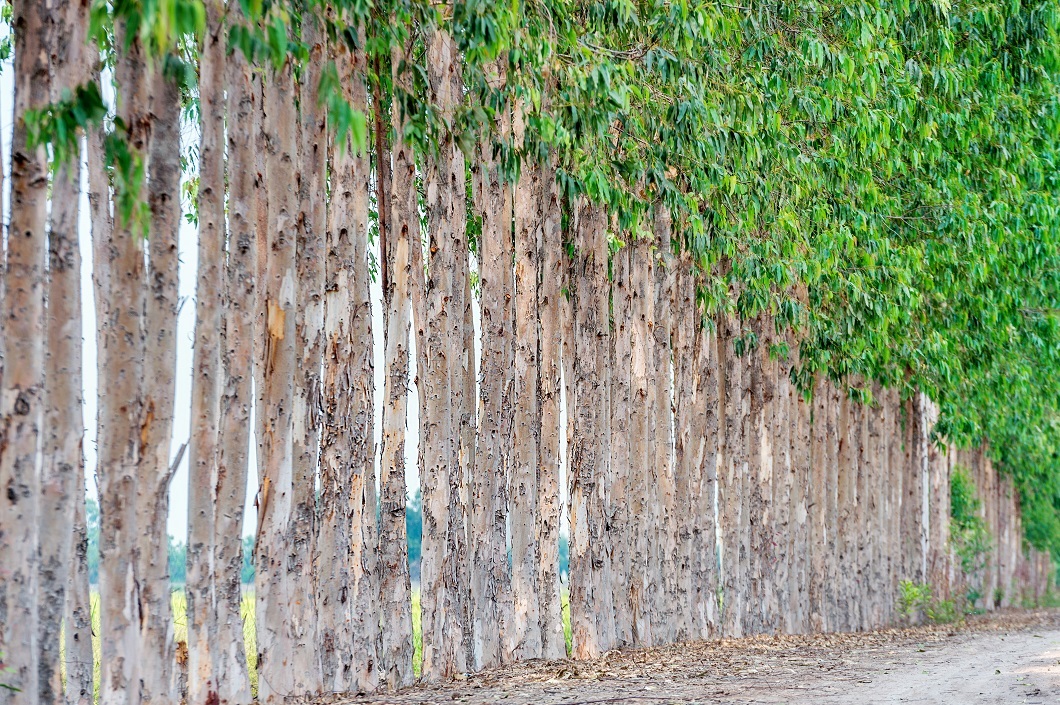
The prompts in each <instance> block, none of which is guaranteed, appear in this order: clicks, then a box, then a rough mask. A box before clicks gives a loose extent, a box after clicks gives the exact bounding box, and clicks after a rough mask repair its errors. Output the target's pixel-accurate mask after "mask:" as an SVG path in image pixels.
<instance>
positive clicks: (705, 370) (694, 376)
mask: <svg viewBox="0 0 1060 705" xmlns="http://www.w3.org/2000/svg"><path fill="white" fill-rule="evenodd" d="M693 325H694V331H695V341H694V342H693V348H692V370H691V380H690V381H691V383H692V384H694V385H695V394H696V404H695V407H694V408H693V411H692V413H693V421H692V424H693V425H692V432H693V437H692V439H691V448H690V452H691V453H692V460H691V469H690V471H691V472H693V473H696V476H695V477H694V478H693V480H692V492H693V493H694V497H695V503H696V504H695V525H694V528H693V531H692V546H693V554H692V555H693V575H692V633H691V638H693V639H710V638H713V637H715V636H716V635H717V633H718V575H719V573H718V541H717V522H718V516H717V514H716V513H715V511H714V510H715V498H716V496H717V488H718V461H719V459H720V457H721V456H720V453H719V446H720V442H721V436H720V433H719V430H720V426H719V422H720V418H719V407H718V393H719V385H718V382H719V359H718V335H717V329H716V328H715V327H714V325H713V324H712V323H708V322H707V321H705V320H704V319H703V318H702V316H701V314H700V312H699V310H698V308H697V310H696V314H695V318H694V319H693ZM699 434H702V435H699Z"/></svg>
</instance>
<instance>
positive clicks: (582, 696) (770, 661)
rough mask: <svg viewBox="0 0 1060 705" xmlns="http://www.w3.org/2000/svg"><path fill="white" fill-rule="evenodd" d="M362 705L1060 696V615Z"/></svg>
mask: <svg viewBox="0 0 1060 705" xmlns="http://www.w3.org/2000/svg"><path fill="white" fill-rule="evenodd" d="M352 702H357V703H362V702H363V703H395V704H398V703H400V704H402V705H404V704H409V703H436V704H439V705H440V704H442V703H445V704H447V705H448V704H449V703H465V704H467V705H485V704H486V703H491V704H492V703H503V704H505V705H596V704H599V705H612V704H614V703H630V704H632V705H665V704H666V703H702V704H703V705H706V704H707V703H710V704H711V705H714V704H720V703H724V704H730V703H732V704H735V703H741V704H744V703H771V704H772V703H790V704H792V705H810V704H811V703H812V704H813V705H840V704H844V705H846V704H848V703H849V704H860V703H872V704H876V703H921V704H925V703H930V704H935V703H939V704H942V703H946V704H947V705H948V704H950V703H952V704H954V705H985V704H991V705H993V704H994V703H1005V704H1006V705H1008V704H1009V703H1027V704H1028V705H1030V704H1034V703H1041V704H1043V705H1044V704H1050V705H1053V704H1057V703H1060V612H1057V611H1035V612H1010V613H1006V614H1001V615H992V616H989V617H979V618H974V619H973V620H970V621H969V622H968V623H966V624H965V625H962V626H960V627H924V628H915V629H895V630H884V631H878V632H870V633H864V634H825V635H818V636H783V637H755V638H750V639H728V640H722V641H714V642H706V643H696V644H681V645H676V646H672V647H666V648H661V649H641V650H636V651H621V652H613V653H610V654H607V655H605V656H604V657H603V658H601V659H598V660H596V661H590V662H573V661H563V662H552V663H544V662H536V663H530V664H523V665H520V666H517V667H513V668H508V669H501V670H497V671H492V672H489V673H483V674H479V675H475V676H471V677H470V678H469V679H467V680H465V681H458V682H455V683H451V684H447V685H445V686H439V687H430V688H427V687H421V688H415V689H412V690H409V691H406V692H404V693H401V694H398V695H395V696H389V697H379V696H377V697H375V698H357V699H356V700H354V701H352Z"/></svg>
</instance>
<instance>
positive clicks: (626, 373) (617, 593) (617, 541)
mask: <svg viewBox="0 0 1060 705" xmlns="http://www.w3.org/2000/svg"><path fill="white" fill-rule="evenodd" d="M632 255H633V247H632V244H631V245H629V246H626V247H624V248H622V249H621V250H619V251H618V252H616V253H615V254H614V259H613V262H614V265H613V266H614V282H613V284H612V300H613V301H614V335H613V336H612V353H611V354H612V362H611V395H612V396H611V402H612V407H611V506H610V514H609V516H608V521H607V526H608V534H609V544H610V546H611V549H612V555H611V576H612V581H611V586H612V589H611V599H612V600H613V601H614V605H615V643H616V646H632V645H633V614H632V610H631V609H630V587H631V584H630V575H631V573H630V567H631V562H630V560H631V557H632V551H631V550H630V549H631V546H630V542H631V538H632V536H633V533H632V532H631V530H630V529H631V521H632V519H633V517H632V514H631V513H630V480H631V475H632V473H631V463H630V460H631V448H630V420H631V414H632V412H631V408H630V407H631V401H632V379H633V375H632V372H633V367H632V359H633V290H632V287H631V282H630V276H631V273H632V261H631V258H632Z"/></svg>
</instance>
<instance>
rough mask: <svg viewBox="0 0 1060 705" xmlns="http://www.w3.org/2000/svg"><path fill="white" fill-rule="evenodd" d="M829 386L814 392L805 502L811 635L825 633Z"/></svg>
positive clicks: (817, 386)
mask: <svg viewBox="0 0 1060 705" xmlns="http://www.w3.org/2000/svg"><path fill="white" fill-rule="evenodd" d="M825 390H826V384H825V382H824V381H823V380H821V379H818V380H817V383H816V384H815V386H814V390H813V416H812V422H811V423H812V426H811V432H812V436H811V439H812V440H811V443H812V445H811V446H810V478H809V496H808V501H807V502H806V507H807V510H808V511H809V512H810V520H809V526H810V565H809V618H810V625H809V626H810V631H811V632H823V631H824V630H825V615H824V589H825V557H824V553H825V550H826V545H827V544H826V537H825V509H826V507H825V504H826V501H825V492H826V489H825V478H826V473H825V463H826V462H827V460H826V457H827V456H826V453H825V439H826V433H825V428H826V425H827V421H826V418H825V415H826V409H827V400H826V399H825V395H826V391H825Z"/></svg>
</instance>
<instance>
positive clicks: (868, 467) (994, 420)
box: [0, 0, 1060, 705]
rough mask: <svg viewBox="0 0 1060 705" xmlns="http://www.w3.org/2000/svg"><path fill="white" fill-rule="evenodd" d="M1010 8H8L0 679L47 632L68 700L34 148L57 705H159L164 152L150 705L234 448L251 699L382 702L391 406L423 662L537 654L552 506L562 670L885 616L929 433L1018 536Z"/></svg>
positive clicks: (1037, 227)
mask: <svg viewBox="0 0 1060 705" xmlns="http://www.w3.org/2000/svg"><path fill="white" fill-rule="evenodd" d="M1058 17H1060V13H1058V12H1057V9H1056V7H1055V3H1050V2H1034V3H1027V4H1020V5H1018V6H1012V5H1011V4H1010V3H995V4H989V5H987V6H979V5H977V6H975V7H965V6H957V7H954V6H952V5H950V4H942V3H897V4H894V5H889V4H885V5H876V4H872V3H864V4H854V5H850V4H849V3H847V4H829V3H820V4H811V5H805V6H804V5H799V6H792V5H790V4H787V3H782V4H777V5H773V4H769V3H765V4H762V5H760V6H758V5H756V6H755V7H750V8H748V7H742V6H741V7H737V6H730V5H727V4H719V3H713V2H701V3H684V2H682V3H670V2H652V1H648V2H642V3H630V2H625V1H622V0H614V1H610V0H607V1H600V2H566V1H564V0H549V1H547V2H542V3H525V4H524V3H513V4H504V5H500V6H497V5H495V4H493V3H489V2H484V1H481V0H469V1H467V2H454V3H441V4H428V3H422V2H419V1H418V0H395V1H394V2H371V3H363V2H345V1H344V0H334V1H332V2H323V1H317V0H300V1H296V2H279V1H274V2H251V1H249V0H248V1H243V0H240V1H238V2H237V1H235V0H231V1H230V2H227V3H225V2H221V0H206V1H205V2H204V1H202V0H173V1H171V2H155V1H154V0H128V1H123V2H114V3H110V4H98V5H93V6H92V7H91V8H90V7H89V5H88V3H86V2H83V1H75V0H49V1H48V2H36V3H34V2H28V0H20V1H19V2H15V3H13V14H12V29H13V33H14V76H15V113H14V114H15V126H14V139H13V141H12V154H11V194H12V199H11V218H10V224H9V229H8V231H7V234H6V238H5V243H6V246H5V249H4V253H5V254H4V258H5V263H4V268H3V271H4V279H3V284H2V286H3V303H2V312H3V318H2V322H3V336H2V338H0V340H2V341H3V343H2V351H3V371H2V375H3V376H2V380H0V404H2V407H0V484H3V486H4V487H5V488H6V489H5V493H4V496H3V498H2V499H0V570H2V571H3V574H2V576H0V577H2V580H0V609H2V610H3V611H2V613H0V618H2V619H0V622H2V623H3V625H4V626H3V629H0V635H2V636H0V650H2V651H3V652H4V659H5V665H7V666H8V667H9V668H10V669H11V675H10V676H9V677H8V678H9V680H10V682H11V685H12V688H14V689H18V691H17V693H18V694H17V695H15V694H14V693H15V692H16V691H15V690H12V689H3V693H2V695H0V698H2V699H4V700H8V699H14V698H17V699H19V700H20V701H23V700H24V701H25V702H29V703H35V702H38V701H39V700H44V701H58V700H60V699H62V697H63V696H62V694H61V693H62V687H61V679H60V668H59V638H58V634H59V631H60V624H64V625H65V630H64V631H65V643H66V655H67V658H68V667H67V669H66V681H65V685H66V691H67V693H69V694H70V695H69V697H70V698H71V699H75V700H79V701H81V702H87V701H88V699H89V698H91V693H92V692H93V685H92V674H91V669H90V668H87V667H86V666H85V664H89V663H91V655H90V637H89V633H90V624H89V622H88V610H87V591H88V581H87V570H86V564H87V562H86V560H85V550H84V545H85V542H84V536H85V528H84V525H85V519H84V502H83V501H82V491H81V488H82V487H83V460H82V456H81V451H80V438H81V436H82V431H83V421H82V420H81V416H80V401H81V400H80V395H81V388H82V384H81V374H82V366H81V360H80V337H81V331H80V327H81V302H80V300H79V271H80V266H79V262H78V250H77V237H76V223H77V208H78V202H79V199H78V191H79V184H80V183H81V181H82V179H81V178H80V173H79V171H80V169H81V168H82V164H84V165H86V166H85V168H86V169H87V174H86V175H85V177H86V178H85V180H86V181H87V183H88V190H89V194H88V196H89V199H88V200H89V210H90V219H91V222H92V244H93V250H92V251H93V269H92V271H93V280H94V284H95V295H96V296H95V298H96V300H95V306H96V312H97V321H99V326H98V330H97V331H96V336H97V346H98V349H99V368H98V377H99V389H100V400H99V401H100V403H99V415H98V418H97V419H96V422H97V424H98V431H97V437H98V438H99V454H98V457H99V465H98V467H97V468H96V477H97V484H98V487H99V494H100V508H101V517H100V522H101V541H100V549H101V567H100V602H101V627H102V629H101V633H100V639H101V642H102V671H101V680H100V697H101V701H102V702H103V703H104V704H105V705H111V704H116V703H135V702H139V701H143V700H149V701H171V700H175V699H176V698H177V697H178V695H177V692H176V683H177V680H178V678H177V672H176V659H175V655H174V644H173V638H172V615H171V614H170V596H169V590H170V586H169V575H168V567H167V563H168V562H167V559H166V558H167V543H168V541H167V538H166V533H165V527H166V517H167V515H168V487H169V483H170V480H171V478H172V475H173V472H174V468H175V467H176V464H177V461H179V459H180V458H179V456H180V454H181V453H183V448H182V449H181V453H178V454H177V457H173V456H172V454H171V446H172V426H173V423H172V420H173V405H174V366H175V355H176V352H175V351H176V344H175V322H176V315H177V309H178V299H177V280H176V276H177V253H178V248H177V231H178V225H179V222H180V218H181V207H180V193H181V172H182V168H183V167H185V166H189V165H190V164H193V165H197V171H196V172H195V173H194V174H193V184H194V189H195V204H196V207H195V211H194V213H193V214H192V215H193V217H195V218H196V220H197V224H198V235H199V237H198V248H199V252H198V262H199V268H198V273H197V286H196V291H197V294H196V333H195V348H194V361H193V367H194V382H193V384H194V386H193V390H192V436H191V439H190V442H189V444H188V448H187V454H188V457H189V464H190V468H191V473H190V477H191V481H190V486H189V490H190V496H189V536H188V548H187V556H188V557H187V561H188V564H187V594H188V650H189V661H188V676H187V683H188V694H187V697H188V700H189V702H195V703H199V702H208V701H213V700H215V699H217V700H220V701H224V702H248V701H249V700H250V698H251V691H250V681H249V678H248V675H247V659H246V655H245V654H244V653H243V648H244V647H243V638H242V634H243V630H242V625H241V620H240V612H239V601H240V580H239V576H240V572H241V568H242V563H243V559H242V555H241V551H242V542H241V539H240V537H241V535H242V532H241V527H242V523H243V516H242V512H243V503H244V496H245V493H246V483H247V476H248V473H249V472H250V471H251V468H249V466H248V457H249V448H250V443H251V442H254V443H256V444H257V453H256V457H257V465H258V467H257V468H256V471H257V476H258V486H259V491H258V496H257V509H258V513H257V527H256V529H255V536H256V540H255V544H254V564H255V600H256V603H257V604H256V625H255V627H256V634H257V639H256V643H257V649H258V653H257V668H258V677H259V686H258V693H257V695H258V698H259V699H260V700H262V701H268V702H273V701H277V700H279V699H282V698H283V697H285V696H288V695H301V694H307V693H308V694H315V693H321V692H345V691H354V690H373V689H375V688H398V687H402V686H405V685H408V684H410V683H411V682H412V681H413V652H414V649H413V643H412V615H411V605H412V601H411V586H410V578H409V562H408V552H407V551H408V548H407V546H408V542H407V538H408V537H407V527H406V498H407V487H406V480H405V478H406V467H405V458H406V453H405V445H406V442H407V440H408V435H409V434H408V428H407V423H408V413H407V412H408V404H409V394H410V388H411V387H412V385H413V383H415V385H414V386H415V392H414V393H415V394H417V395H418V401H419V408H420V428H419V429H418V437H419V444H418V448H419V456H418V457H417V459H416V468H415V471H416V472H418V474H419V478H420V485H421V488H422V493H423V538H422V561H421V589H422V625H423V630H422V639H423V663H422V674H423V677H424V678H426V679H428V680H437V679H442V678H446V677H449V676H452V675H454V674H457V673H461V672H464V671H468V670H477V669H481V668H488V667H491V666H496V665H499V664H503V663H506V662H509V661H511V660H515V659H522V658H533V657H539V656H544V657H549V658H558V657H562V656H563V655H564V654H565V650H564V642H563V630H562V620H561V616H560V615H561V611H560V581H559V571H558V568H559V563H558V550H559V533H560V525H561V515H562V513H563V512H564V511H566V512H567V517H568V519H569V523H570V604H571V623H572V629H573V635H574V636H573V639H574V655H575V656H578V657H589V656H593V655H595V654H597V653H600V652H601V651H602V650H606V649H609V648H612V647H614V646H619V645H626V644H659V643H668V642H671V641H673V640H675V639H679V638H686V637H696V636H709V635H713V634H718V633H721V634H741V633H748V632H758V631H768V630H775V629H791V630H796V629H806V628H809V629H828V628H860V627H865V626H871V625H878V624H881V623H883V622H885V621H886V620H887V619H888V618H889V617H890V609H891V605H893V597H894V592H893V591H894V589H895V585H896V581H897V580H898V579H900V578H906V577H908V578H912V579H916V580H920V579H930V578H931V576H932V571H934V570H937V569H938V566H942V565H946V564H947V563H948V561H949V558H948V557H947V556H948V549H947V541H946V525H947V524H946V517H947V516H948V513H947V512H945V511H942V509H940V507H942V506H944V504H943V503H944V501H945V497H946V496H948V481H947V477H948V475H947V474H946V473H944V472H943V471H942V470H941V469H940V468H944V467H947V466H946V465H945V464H944V463H940V462H938V460H937V459H938V458H939V457H942V456H940V455H939V453H938V451H937V450H936V449H935V445H934V440H935V439H937V438H941V437H945V438H948V439H949V440H951V441H953V442H954V443H965V444H972V445H974V444H977V443H978V442H979V441H981V440H982V439H983V438H989V439H990V441H991V446H990V447H991V448H992V449H993V452H994V453H995V454H996V455H997V457H998V459H999V461H1000V463H1001V465H1002V467H1004V468H1006V469H1007V470H1008V471H1009V472H1010V473H1011V474H1012V476H1013V477H1014V479H1015V482H1016V485H1017V487H1018V489H1019V491H1020V493H1021V497H1022V503H1023V511H1024V513H1025V516H1028V517H1030V518H1032V519H1033V521H1027V522H1026V525H1027V530H1026V535H1027V538H1028V539H1029V540H1030V541H1031V542H1032V544H1033V545H1034V546H1035V547H1037V548H1039V549H1049V548H1052V547H1054V546H1056V545H1060V542H1057V540H1056V539H1057V537H1058V536H1060V522H1058V520H1057V515H1058V511H1057V505H1058V504H1060V493H1058V492H1057V487H1058V486H1060V482H1058V473H1057V472H1056V464H1055V453H1054V448H1055V445H1054V444H1055V439H1056V434H1055V430H1054V424H1055V419H1056V415H1055V411H1056V403H1057V402H1056V398H1055V394H1053V392H1052V390H1055V388H1056V384H1055V383H1056V382H1057V381H1058V377H1060V345H1057V344H1056V343H1057V339H1058V337H1060V319H1058V315H1057V305H1056V302H1057V300H1058V297H1057V292H1058V289H1057V286H1056V285H1057V277H1058V272H1060V268H1058V267H1056V266H1055V265H1056V262H1057V255H1058V252H1057V243H1058V240H1060V238H1058V232H1057V219H1056V213H1057V193H1056V186H1055V183H1054V180H1053V177H1052V171H1051V164H1053V163H1054V157H1055V155H1056V134H1057V131H1056V130H1055V129H1053V126H1055V125H1056V124H1057V120H1056V118H1057V110H1056V107H1057V99H1056V95H1057V93H1056V91H1055V86H1056V79H1057V71H1058V68H1060V61H1058V60H1057V59H1058V52H1060V49H1058V47H1060V42H1057V41H1056V40H1057V39H1058V33H1060V28H1058V24H1060V20H1058ZM108 82H113V87H114V88H115V94H116V100H115V102H114V105H113V106H108V105H107V104H106V102H105V101H104V100H103V98H102V96H104V95H108V94H109V93H110V91H109V90H104V89H103V87H102V86H103V84H106V83H108ZM182 107H184V108H185V109H187V110H188V111H189V112H190V114H191V115H192V116H194V117H195V118H197V120H198V122H199V140H198V143H197V145H196V149H195V152H194V155H193V156H194V159H192V160H186V159H182V152H181V144H180V129H179V128H180V124H181V112H182ZM82 135H83V137H84V145H82V144H81V140H82ZM82 146H83V148H84V154H85V158H84V160H83V162H82V160H81V159H79V158H78V154H79V153H80V149H81V147H82ZM49 167H51V169H50V170H49ZM373 243H374V247H373ZM376 252H377V253H378V255H377V256H376V255H375V253H376ZM46 254H47V257H46ZM373 276H378V278H379V281H380V282H381V284H382V290H383V302H382V303H383V326H384V328H385V330H384V334H383V336H382V338H383V340H384V350H383V352H382V358H381V359H382V361H383V364H384V366H385V369H384V374H383V379H384V385H383V386H384V388H383V390H382V393H383V407H382V412H381V415H379V416H378V417H377V416H376V414H375V410H374V405H373V401H372V400H373V393H374V389H373V386H374V382H373V380H374V373H373V364H374V359H375V358H374V354H373V344H372V341H373V331H372V327H373V324H374V322H373V319H372V316H371V300H370V294H369V281H370V278H371V277H373ZM476 325H478V326H479V330H480V331H481V333H480V334H478V335H476ZM413 350H415V364H416V371H417V374H416V378H415V380H413V379H410V367H411V360H410V356H411V355H412V351H413ZM929 398H930V399H932V400H934V403H935V404H936V405H937V406H935V407H933V406H932V405H931V403H930V402H929V401H928V399H929ZM902 409H904V410H905V411H904V412H901V411H900V410H902ZM932 409H937V411H933V410H932ZM251 418H253V419H254V424H253V428H252V424H251ZM901 419H904V421H902V422H901V423H900V420H901ZM376 424H378V425H379V426H380V427H381V436H382V443H381V447H380V448H379V452H378V456H377V453H376V449H375V447H374V444H373V442H372V439H373V438H374V433H375V431H374V429H375V426H376ZM932 429H934V434H935V435H934V436H933V431H932ZM252 431H253V433H252ZM564 450H565V454H564ZM933 458H934V460H933ZM561 471H562V473H561ZM561 477H565V478H566V479H567V486H566V487H564V488H561V487H560V482H561ZM896 494H897V496H896ZM564 501H565V502H566V504H565V505H564ZM715 506H716V509H715ZM918 509H919V511H918ZM1013 521H1014V520H1013ZM888 522H890V523H888ZM895 522H897V524H896V523H895ZM1010 524H1011V522H1010ZM1013 525H1014V524H1013ZM800 532H801V533H800ZM800 537H801V538H800ZM509 555H510V557H509ZM946 570H947V571H948V570H949V569H948V568H947V569H946ZM785 573H786V575H787V577H786V579H784V580H779V579H778V576H781V575H784V574H785ZM774 584H775V585H778V586H779V587H778V588H776V589H772V588H771V587H770V586H771V585H774ZM64 605H65V606H66V613H65V616H64V615H63V613H62V609H63V606H64Z"/></svg>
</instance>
